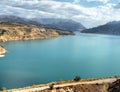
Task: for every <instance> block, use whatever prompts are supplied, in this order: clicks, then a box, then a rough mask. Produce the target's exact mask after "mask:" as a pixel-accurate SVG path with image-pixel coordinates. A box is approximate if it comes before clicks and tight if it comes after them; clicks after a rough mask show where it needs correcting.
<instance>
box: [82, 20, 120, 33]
mask: <svg viewBox="0 0 120 92" xmlns="http://www.w3.org/2000/svg"><path fill="white" fill-rule="evenodd" d="M82 33H96V34H111V35H120V21H112V22H109V23H107V24H105V25H101V26H98V27H94V28H90V29H85V30H83V31H82Z"/></svg>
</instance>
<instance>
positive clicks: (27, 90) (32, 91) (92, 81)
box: [7, 76, 120, 92]
mask: <svg viewBox="0 0 120 92" xmlns="http://www.w3.org/2000/svg"><path fill="white" fill-rule="evenodd" d="M118 79H120V76H118V77H108V78H89V79H81V80H79V81H74V80H67V81H58V82H50V83H48V84H38V85H32V86H27V87H23V88H16V89H9V90H7V92H52V91H50V90H49V88H50V85H51V84H52V85H54V88H53V90H57V89H58V88H59V89H64V88H66V87H71V86H72V87H77V86H83V87H84V86H85V87H86V86H88V85H89V86H93V87H94V86H95V85H97V86H101V85H102V86H106V89H107V87H108V85H109V84H111V83H113V82H115V81H117V80H118ZM54 92H59V91H54ZM60 92H62V91H60ZM70 92H72V91H70ZM81 92H82V91H81ZM86 92H87V91H86ZM90 92H91V91H90ZM95 92H96V91H95ZM105 92H106V91H105Z"/></svg>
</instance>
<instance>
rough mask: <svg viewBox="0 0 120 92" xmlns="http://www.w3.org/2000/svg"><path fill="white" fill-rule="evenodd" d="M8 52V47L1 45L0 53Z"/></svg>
mask: <svg viewBox="0 0 120 92" xmlns="http://www.w3.org/2000/svg"><path fill="white" fill-rule="evenodd" d="M4 53H6V49H5V48H4V47H3V46H0V55H1V54H4Z"/></svg>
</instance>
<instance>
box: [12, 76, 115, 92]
mask: <svg viewBox="0 0 120 92" xmlns="http://www.w3.org/2000/svg"><path fill="white" fill-rule="evenodd" d="M116 80H117V79H116V78H108V79H101V80H94V81H86V82H74V83H65V84H59V85H54V88H57V87H66V86H74V85H80V84H96V83H98V84H102V83H112V82H114V81H116ZM48 88H49V86H44V87H37V88H29V89H18V90H17V89H16V90H13V91H12V92H33V91H40V90H45V89H48Z"/></svg>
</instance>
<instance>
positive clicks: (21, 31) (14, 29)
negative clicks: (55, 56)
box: [0, 21, 73, 42]
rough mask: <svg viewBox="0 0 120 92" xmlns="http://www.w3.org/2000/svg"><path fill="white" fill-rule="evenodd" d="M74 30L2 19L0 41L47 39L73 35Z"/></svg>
mask: <svg viewBox="0 0 120 92" xmlns="http://www.w3.org/2000/svg"><path fill="white" fill-rule="evenodd" d="M72 34H73V33H72V32H69V31H62V30H57V29H50V28H45V27H40V26H35V25H30V24H22V23H17V22H11V21H7V22H6V21H0V42H6V41H13V40H30V39H45V38H52V37H58V36H59V35H72Z"/></svg>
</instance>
